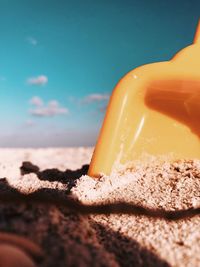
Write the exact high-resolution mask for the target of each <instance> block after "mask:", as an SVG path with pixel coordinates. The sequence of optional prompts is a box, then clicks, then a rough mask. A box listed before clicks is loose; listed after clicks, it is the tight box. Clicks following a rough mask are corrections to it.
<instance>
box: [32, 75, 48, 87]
mask: <svg viewBox="0 0 200 267" xmlns="http://www.w3.org/2000/svg"><path fill="white" fill-rule="evenodd" d="M47 82H48V77H47V76H45V75H39V76H37V77H30V78H28V79H27V83H28V84H30V85H45V84H47Z"/></svg>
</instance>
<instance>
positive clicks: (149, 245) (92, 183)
mask: <svg viewBox="0 0 200 267" xmlns="http://www.w3.org/2000/svg"><path fill="white" fill-rule="evenodd" d="M91 153H92V149H91V148H88V149H87V148H78V149H46V150H45V149H40V150H14V151H13V150H1V153H0V154H1V156H0V161H1V165H0V172H1V177H4V179H1V180H0V185H1V187H0V190H1V192H2V193H5V192H8V191H12V190H15V191H16V190H17V191H20V192H22V193H31V192H35V191H37V192H39V194H44V193H45V194H46V193H48V194H50V195H52V198H57V197H60V196H62V197H63V199H65V198H67V197H68V195H69V191H70V194H72V195H73V197H75V198H77V199H78V200H79V201H81V202H82V203H85V204H99V203H113V202H117V201H123V202H126V203H133V204H137V205H141V206H143V207H146V208H154V209H157V208H159V209H163V210H172V211H177V210H180V209H188V208H192V207H194V208H195V207H199V206H200V193H199V192H200V161H179V162H175V163H174V164H169V163H167V162H164V163H162V164H156V163H151V164H150V165H149V164H145V165H139V164H138V165H137V166H134V167H132V168H130V167H129V168H125V169H123V168H122V169H121V170H120V172H118V173H114V174H113V175H112V176H110V177H107V176H102V178H101V179H100V180H94V179H92V178H91V177H89V176H87V175H82V176H81V172H82V173H83V174H84V173H85V172H86V168H85V167H84V168H82V167H81V166H82V165H83V164H87V163H89V160H90V157H91ZM5 157H6V160H4V159H5ZM23 161H29V162H30V163H32V164H35V167H34V166H31V165H28V164H27V165H26V168H30V169H31V168H32V170H31V171H30V173H28V172H27V173H20V166H21V165H22V162H23ZM28 166H29V167H28ZM37 167H38V168H37ZM66 169H67V170H66ZM26 171H27V170H26ZM13 188H14V189H13ZM0 216H1V220H0V231H7V232H14V233H17V234H20V235H22V236H26V237H28V238H29V239H31V240H33V241H35V242H36V243H37V244H39V245H40V246H41V247H42V248H43V249H44V251H45V252H46V255H47V256H46V257H45V259H44V260H43V262H38V263H37V264H38V265H37V266H44V267H45V266H81V267H82V266H111V267H112V266H144V267H146V266H153V267H155V266H181V267H182V266H188V267H189V266H194V267H195V266H200V255H199V253H198V252H199V247H200V231H199V225H200V216H195V217H192V218H188V219H183V220H179V221H166V220H164V219H153V218H149V217H147V216H135V215H125V214H110V215H90V216H86V215H85V216H82V215H78V214H72V213H71V212H70V211H69V209H67V208H57V207H55V206H48V207H44V206H40V205H36V204H21V205H18V206H17V207H16V206H15V205H13V204H9V205H6V204H5V203H4V204H1V205H0Z"/></svg>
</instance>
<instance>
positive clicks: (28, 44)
mask: <svg viewBox="0 0 200 267" xmlns="http://www.w3.org/2000/svg"><path fill="white" fill-rule="evenodd" d="M199 17H200V1H199V0H197V1H195V0H152V1H149V0H130V1H128V0H120V1H119V0H95V1H94V0H84V1H83V0H73V1H68V0H65V1H64V0H28V1H27V0H12V1H11V0H0V34H1V38H0V111H1V113H0V122H1V131H0V146H2V147H40V146H44V147H45V146H79V145H83V146H84V145H94V144H95V141H96V138H97V134H98V131H99V128H100V126H101V123H102V119H103V116H104V110H105V106H106V103H107V99H108V97H109V95H110V93H111V91H112V89H113V87H114V86H115V84H116V83H117V81H118V80H119V79H120V78H121V77H122V76H123V75H124V74H125V73H126V72H128V71H129V70H131V69H133V68H135V67H137V66H139V65H141V64H144V63H150V62H155V61H161V60H168V59H170V58H171V56H172V55H173V54H174V53H176V52H177V51H178V50H180V49H181V48H183V47H184V46H186V45H188V44H190V43H191V42H192V40H193V35H194V32H195V27H196V24H197V21H198V18H199Z"/></svg>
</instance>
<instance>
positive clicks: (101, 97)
mask: <svg viewBox="0 0 200 267" xmlns="http://www.w3.org/2000/svg"><path fill="white" fill-rule="evenodd" d="M109 97H110V95H109V94H98V93H95V94H90V95H87V96H86V97H84V98H83V99H82V101H81V102H82V103H86V104H90V103H94V102H101V101H108V100H109Z"/></svg>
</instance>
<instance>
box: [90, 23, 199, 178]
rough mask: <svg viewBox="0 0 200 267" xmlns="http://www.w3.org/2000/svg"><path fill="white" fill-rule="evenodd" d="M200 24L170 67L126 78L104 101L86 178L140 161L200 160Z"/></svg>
mask: <svg viewBox="0 0 200 267" xmlns="http://www.w3.org/2000/svg"><path fill="white" fill-rule="evenodd" d="M199 138H200V21H199V23H198V26H197V30H196V34H195V38H194V42H193V44H192V45H190V46H188V47H186V48H185V49H183V50H181V51H180V52H179V53H177V54H176V55H175V56H174V57H173V58H172V59H171V60H170V61H164V62H159V63H153V64H148V65H144V66H141V67H138V68H136V69H134V70H132V71H130V72H129V73H128V74H126V75H125V76H124V77H123V78H122V79H121V80H120V81H119V83H118V84H117V86H116V87H115V89H114V91H113V93H112V96H111V98H110V101H109V105H108V108H107V111H106V115H105V118H104V123H103V126H102V129H101V131H100V135H99V138H98V142H97V144H96V147H95V151H94V153H93V157H92V160H91V164H90V167H89V171H88V175H90V176H92V177H99V176H100V174H102V173H104V174H107V175H109V174H110V173H111V172H112V168H113V166H114V164H115V163H116V162H118V163H122V164H124V163H127V162H129V161H133V160H137V159H141V160H142V158H143V155H146V154H148V155H153V156H156V157H157V156H158V157H160V156H163V155H169V157H170V159H173V160H174V159H188V158H190V159H194V158H200V140H199Z"/></svg>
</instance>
